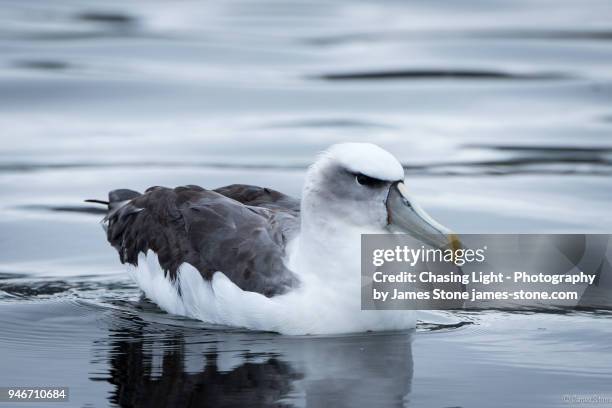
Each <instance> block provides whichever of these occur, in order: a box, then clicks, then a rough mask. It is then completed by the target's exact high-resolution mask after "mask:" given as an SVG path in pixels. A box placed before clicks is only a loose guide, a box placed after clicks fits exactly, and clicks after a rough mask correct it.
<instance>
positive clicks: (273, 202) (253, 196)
mask: <svg viewBox="0 0 612 408" xmlns="http://www.w3.org/2000/svg"><path fill="white" fill-rule="evenodd" d="M214 191H216V192H217V193H219V194H223V195H224V196H226V197H229V198H231V199H232V200H236V201H238V202H240V203H242V204H245V205H248V206H250V207H256V208H254V209H255V210H259V209H260V208H265V209H268V210H271V212H270V214H271V222H272V223H274V224H276V226H277V228H279V229H280V230H281V231H282V234H283V236H284V237H285V239H286V240H290V239H292V238H293V237H295V236H296V235H297V233H298V232H299V230H300V200H298V199H297V198H294V197H291V196H288V195H286V194H283V193H281V192H279V191H276V190H272V189H271V188H267V187H259V186H252V185H248V184H231V185H229V186H225V187H219V188H216V189H215V190H214Z"/></svg>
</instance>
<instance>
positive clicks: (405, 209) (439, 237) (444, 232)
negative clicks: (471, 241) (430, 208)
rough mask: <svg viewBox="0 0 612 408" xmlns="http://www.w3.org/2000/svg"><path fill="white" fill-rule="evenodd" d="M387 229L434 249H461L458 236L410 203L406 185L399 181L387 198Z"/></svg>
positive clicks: (393, 185) (394, 184) (392, 186)
mask: <svg viewBox="0 0 612 408" xmlns="http://www.w3.org/2000/svg"><path fill="white" fill-rule="evenodd" d="M387 214H388V223H389V224H388V226H387V228H388V229H389V230H391V231H393V232H398V231H399V232H404V233H406V234H408V235H410V236H412V237H413V238H415V239H417V240H419V241H421V242H423V243H424V244H427V245H430V246H432V247H434V248H441V249H445V248H450V249H452V250H453V251H454V250H456V249H459V248H461V242H460V241H459V238H458V237H457V235H456V234H454V233H452V232H451V231H450V230H449V229H448V228H446V227H444V226H442V225H440V224H438V223H437V222H436V221H435V220H434V219H433V218H431V217H430V216H429V215H428V214H427V213H426V212H425V211H424V210H423V209H422V208H421V207H419V206H418V205H417V204H416V203H414V202H412V201H410V199H409V198H408V189H407V188H406V185H405V184H404V183H403V182H401V181H397V182H395V183H393V184H392V185H391V189H390V190H389V195H388V196H387Z"/></svg>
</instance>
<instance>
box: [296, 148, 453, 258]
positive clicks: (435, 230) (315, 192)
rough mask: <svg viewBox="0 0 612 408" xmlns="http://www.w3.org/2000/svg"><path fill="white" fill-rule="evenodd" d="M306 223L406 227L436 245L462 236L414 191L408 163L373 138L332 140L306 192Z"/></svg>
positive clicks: (389, 228)
mask: <svg viewBox="0 0 612 408" xmlns="http://www.w3.org/2000/svg"><path fill="white" fill-rule="evenodd" d="M301 212H302V228H303V229H305V228H308V227H309V226H314V227H315V228H321V226H322V225H326V224H332V225H350V226H352V227H356V228H361V229H363V230H364V232H367V231H376V230H378V231H380V232H384V231H385V230H386V231H388V232H403V233H406V234H409V235H411V236H412V237H413V238H415V239H417V240H419V241H421V242H423V243H425V244H427V245H431V246H433V247H436V248H438V247H449V246H451V247H453V248H455V247H456V246H458V245H459V243H458V240H457V238H456V236H455V235H454V234H452V233H451V232H450V231H449V230H448V229H447V228H445V227H443V226H442V225H440V224H438V223H437V222H436V221H434V220H433V219H432V218H431V217H430V216H429V215H428V214H427V213H426V212H425V211H424V210H423V209H421V208H420V207H419V206H418V205H417V204H416V203H415V202H414V201H413V200H411V199H410V198H409V196H408V189H407V188H406V185H405V184H404V168H403V167H402V165H401V164H400V162H399V161H398V160H397V159H396V158H395V157H394V156H393V155H392V154H391V153H389V152H387V151H386V150H384V149H382V148H380V147H378V146H376V145H374V144H371V143H342V144H336V145H333V146H331V147H330V148H329V149H327V150H326V151H325V152H323V153H322V154H321V155H320V156H319V158H318V159H317V161H316V162H315V163H314V164H313V165H312V166H310V168H309V170H308V173H307V176H306V182H305V184H304V190H303V192H302V211H301Z"/></svg>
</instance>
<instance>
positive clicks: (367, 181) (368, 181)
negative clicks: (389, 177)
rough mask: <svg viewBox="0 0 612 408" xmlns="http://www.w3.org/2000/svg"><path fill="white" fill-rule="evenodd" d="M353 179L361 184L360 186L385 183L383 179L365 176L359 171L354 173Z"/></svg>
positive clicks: (376, 185) (374, 185) (375, 185)
mask: <svg viewBox="0 0 612 408" xmlns="http://www.w3.org/2000/svg"><path fill="white" fill-rule="evenodd" d="M355 180H356V181H357V183H359V184H361V185H362V186H368V187H378V186H380V185H383V184H384V183H385V182H384V180H380V179H377V178H374V177H370V176H366V175H365V174H361V173H359V174H357V175H355Z"/></svg>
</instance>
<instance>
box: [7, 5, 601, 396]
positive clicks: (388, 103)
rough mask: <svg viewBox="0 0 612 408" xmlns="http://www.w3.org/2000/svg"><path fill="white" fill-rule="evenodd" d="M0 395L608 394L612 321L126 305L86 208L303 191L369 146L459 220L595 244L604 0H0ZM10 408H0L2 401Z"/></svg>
mask: <svg viewBox="0 0 612 408" xmlns="http://www.w3.org/2000/svg"><path fill="white" fill-rule="evenodd" d="M2 7H3V13H2V14H1V15H0V26H1V27H2V28H1V29H0V129H2V135H1V137H2V143H1V144H0V197H1V198H2V200H1V201H0V207H1V210H0V362H1V363H2V364H1V365H0V386H8V385H24V386H32V385H58V386H69V387H70V388H71V390H70V392H71V400H70V403H69V404H68V405H70V406H75V407H85V406H87V407H90V406H93V407H98V406H101V407H103V406H108V405H120V406H142V407H153V406H160V407H161V406H169V405H170V404H175V405H179V406H200V405H203V406H236V405H244V406H264V405H276V406H325V405H327V406H401V405H407V406H432V407H450V406H463V407H468V406H469V407H490V406H492V405H494V406H508V407H511V406H528V407H529V406H533V407H547V406H559V405H563V404H564V403H563V400H562V397H563V395H566V394H578V395H585V394H586V395H592V394H598V395H610V393H612V389H611V387H610V384H612V350H611V346H610V344H611V343H610V341H609V339H610V334H611V331H612V326H611V325H610V314H609V312H607V311H576V312H571V313H564V314H543V313H531V314H510V313H501V312H488V313H478V314H477V313H471V314H466V313H459V314H457V313H454V314H451V313H444V314H443V313H434V314H425V315H423V316H421V322H420V324H419V326H418V327H417V329H416V330H415V331H412V332H403V333H380V334H363V335H351V336H336V337H284V336H279V335H276V334H272V333H252V332H245V331H241V330H233V329H227V328H218V327H210V326H208V325H206V324H204V323H201V322H197V321H192V320H188V319H183V318H179V317H176V316H170V315H167V314H165V313H163V312H161V311H160V310H159V309H158V308H157V307H156V306H155V305H152V304H151V303H149V302H147V301H146V300H144V299H142V298H141V296H140V293H139V291H138V289H137V288H136V287H135V286H134V285H133V284H132V283H131V282H130V281H129V280H128V279H127V276H126V275H125V274H124V273H123V269H122V268H121V266H120V265H119V263H118V260H117V256H116V254H115V253H114V250H112V249H111V248H109V247H108V245H107V244H106V242H105V240H104V235H103V232H102V230H101V228H100V225H99V224H98V221H99V218H100V216H99V214H96V213H95V211H94V210H92V209H91V208H89V207H87V206H86V205H85V204H83V203H82V200H83V199H85V198H104V196H105V194H106V192H107V191H108V190H110V189H113V188H118V187H128V188H133V189H139V190H142V189H144V188H146V187H148V186H151V185H167V186H175V185H181V184H200V185H202V186H204V187H211V188H212V187H217V186H220V185H224V184H229V183H235V182H240V183H251V184H260V185H265V186H269V187H272V188H276V189H279V190H281V191H284V192H287V193H289V194H292V195H295V196H299V194H300V188H301V184H302V182H303V177H304V172H305V170H306V167H307V165H308V164H309V163H311V162H312V160H313V159H314V157H315V155H316V153H317V152H319V151H320V150H322V149H323V148H325V147H327V146H328V145H330V144H333V143H336V142H342V141H370V142H374V143H377V144H379V145H381V146H383V147H385V148H387V149H388V150H390V151H392V152H393V153H394V154H395V155H396V156H397V157H398V158H399V159H400V160H401V162H402V163H403V164H404V166H405V169H406V176H407V183H408V186H409V187H410V189H411V190H412V193H413V195H414V196H415V197H416V198H417V199H418V200H419V201H420V202H421V203H422V204H423V206H425V208H427V209H428V211H429V212H430V213H431V214H432V215H433V216H434V217H435V218H437V219H438V220H439V221H441V222H442V223H443V224H446V225H448V226H449V227H451V228H453V229H455V230H457V231H459V232H462V233H475V232H481V233H487V232H488V233H508V232H525V233H528V232H533V233H544V232H547V233H553V232H566V233H568V232H576V233H587V232H593V233H594V232H600V233H610V232H612V215H611V213H610V202H611V201H612V178H611V177H610V176H612V139H611V138H610V134H611V132H612V109H611V108H610V107H611V106H612V103H611V102H612V69H611V67H612V42H611V40H612V30H611V29H610V19H611V18H612V3H610V2H609V1H598V0H593V1H590V2H589V3H588V6H585V4H584V3H582V2H572V1H569V0H568V1H564V0H561V1H527V0H515V1H510V2H508V1H503V2H502V1H486V2H484V1H479V0H470V1H464V2H461V3H457V2H454V1H450V0H448V1H444V0H443V1H436V2H431V1H412V2H396V1H391V0H388V1H381V2H363V1H358V0H351V1H337V2H323V1H296V2H292V3H283V2H279V1H264V2H261V1H258V2H251V1H247V0H239V1H223V2H221V1H217V2H207V3H205V4H204V3H200V2H195V1H183V2H180V3H177V2H164V1H153V2H146V3H145V2H128V3H126V2H119V1H105V2H79V1H66V0H61V1H54V2H49V3H40V2H38V1H31V0H20V1H3V2H2ZM0 405H1V404H0Z"/></svg>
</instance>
